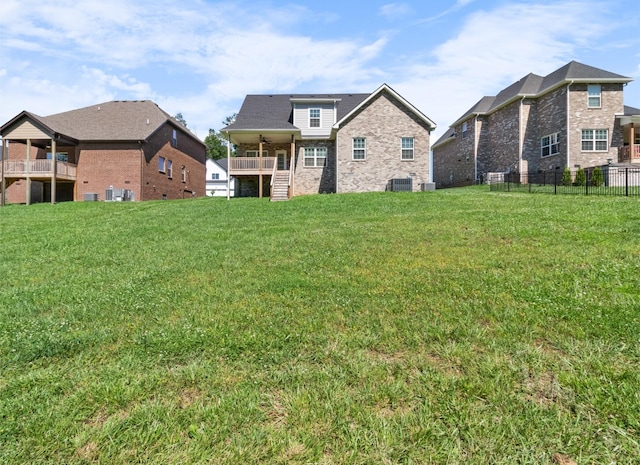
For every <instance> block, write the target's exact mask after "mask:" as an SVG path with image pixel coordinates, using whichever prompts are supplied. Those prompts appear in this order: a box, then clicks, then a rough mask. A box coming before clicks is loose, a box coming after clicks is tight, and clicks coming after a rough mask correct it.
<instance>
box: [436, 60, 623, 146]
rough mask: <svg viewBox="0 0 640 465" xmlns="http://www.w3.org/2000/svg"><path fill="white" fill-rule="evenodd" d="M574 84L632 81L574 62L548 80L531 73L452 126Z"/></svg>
mask: <svg viewBox="0 0 640 465" xmlns="http://www.w3.org/2000/svg"><path fill="white" fill-rule="evenodd" d="M572 81H578V82H592V83H599V82H620V83H625V82H631V81H633V79H632V78H629V77H626V76H622V75H620V74H615V73H611V72H609V71H605V70H602V69H599V68H594V67H593V66H588V65H585V64H582V63H578V62H577V61H571V62H569V63H567V64H566V65H564V66H563V67H562V68H559V69H557V70H555V71H554V72H552V73H551V74H549V75H547V76H544V77H542V76H538V75H536V74H533V73H530V74H528V75H527V76H525V77H523V78H522V79H520V80H519V81H517V82H515V83H513V84H511V85H510V86H509V87H507V88H505V89H503V90H501V91H500V92H499V93H498V95H496V96H495V97H483V98H482V99H481V100H480V102H478V104H476V105H475V106H474V107H472V108H471V109H470V110H469V111H467V112H466V113H465V114H464V115H463V116H462V117H460V118H459V119H458V120H457V121H456V122H455V123H453V124H452V126H455V125H456V124H459V123H460V122H461V121H464V120H465V119H467V118H468V117H469V116H471V115H473V114H488V113H492V112H493V111H495V110H497V109H498V108H500V107H501V106H502V105H504V104H506V103H508V102H510V101H512V100H513V99H515V98H521V97H539V96H540V95H542V94H544V93H546V92H548V91H550V90H552V89H554V88H557V87H558V86H560V85H563V84H565V83H570V82H572ZM480 104H482V105H480ZM487 104H488V106H487ZM445 139H446V138H445ZM443 140H444V139H443V138H440V139H439V140H438V142H436V143H435V144H434V146H436V145H438V144H439V143H440V142H441V141H443Z"/></svg>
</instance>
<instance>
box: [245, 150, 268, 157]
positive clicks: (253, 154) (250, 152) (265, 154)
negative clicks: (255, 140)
mask: <svg viewBox="0 0 640 465" xmlns="http://www.w3.org/2000/svg"><path fill="white" fill-rule="evenodd" d="M258 153H259V150H245V152H244V156H245V157H256V158H257V157H258ZM262 156H263V157H268V156H269V151H268V150H263V151H262Z"/></svg>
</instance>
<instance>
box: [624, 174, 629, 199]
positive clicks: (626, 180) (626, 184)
mask: <svg viewBox="0 0 640 465" xmlns="http://www.w3.org/2000/svg"><path fill="white" fill-rule="evenodd" d="M624 195H626V196H627V197H629V168H625V169H624Z"/></svg>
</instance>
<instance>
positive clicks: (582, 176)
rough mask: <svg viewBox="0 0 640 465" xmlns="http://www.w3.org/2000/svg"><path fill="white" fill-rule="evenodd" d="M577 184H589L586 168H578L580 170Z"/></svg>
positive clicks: (577, 173) (577, 172)
mask: <svg viewBox="0 0 640 465" xmlns="http://www.w3.org/2000/svg"><path fill="white" fill-rule="evenodd" d="M575 184H576V186H584V185H585V184H587V176H586V175H585V173H584V170H583V169H582V168H578V171H576V183H575Z"/></svg>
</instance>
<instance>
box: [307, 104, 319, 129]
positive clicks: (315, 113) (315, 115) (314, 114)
mask: <svg viewBox="0 0 640 465" xmlns="http://www.w3.org/2000/svg"><path fill="white" fill-rule="evenodd" d="M309 127H310V128H319V127H320V108H309Z"/></svg>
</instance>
